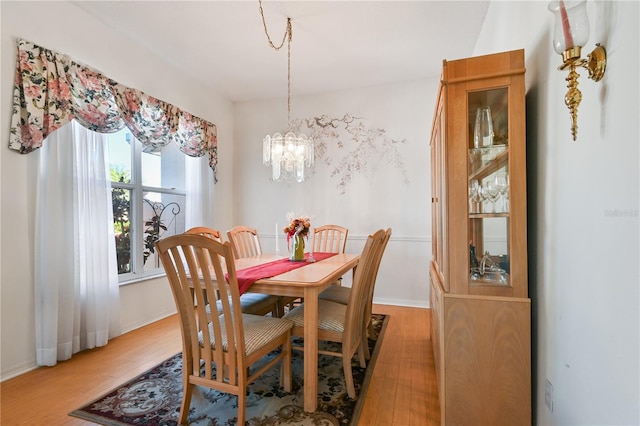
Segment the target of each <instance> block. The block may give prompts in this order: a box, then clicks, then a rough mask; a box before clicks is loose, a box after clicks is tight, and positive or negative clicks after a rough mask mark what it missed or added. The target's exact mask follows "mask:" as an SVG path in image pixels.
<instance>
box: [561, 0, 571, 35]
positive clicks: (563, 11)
mask: <svg viewBox="0 0 640 426" xmlns="http://www.w3.org/2000/svg"><path fill="white" fill-rule="evenodd" d="M560 17H561V19H562V31H563V32H564V45H565V46H566V47H573V37H572V36H571V27H570V26H569V16H567V9H566V8H565V7H564V1H562V0H560Z"/></svg>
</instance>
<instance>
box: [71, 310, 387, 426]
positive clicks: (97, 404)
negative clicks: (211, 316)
mask: <svg viewBox="0 0 640 426" xmlns="http://www.w3.org/2000/svg"><path fill="white" fill-rule="evenodd" d="M388 320H389V317H388V316H385V315H374V316H373V323H374V330H375V331H374V333H373V336H370V337H369V348H370V350H371V354H372V356H371V361H370V362H369V363H368V365H367V368H360V367H359V364H358V362H357V359H356V358H357V357H354V360H353V363H352V365H353V380H354V382H355V386H356V394H357V397H356V399H355V400H352V399H351V398H349V396H348V395H347V389H346V386H345V383H344V375H343V371H342V360H341V358H339V357H332V356H327V355H319V356H318V363H319V364H318V410H317V411H316V412H315V413H305V412H304V410H303V409H302V405H303V392H302V378H303V360H302V353H301V352H300V351H293V356H292V368H293V383H292V391H291V393H287V392H284V391H283V390H282V388H280V387H279V374H280V368H279V366H276V367H275V368H272V369H271V370H270V371H268V372H267V373H265V374H264V375H262V376H261V377H260V378H258V380H257V381H256V382H254V383H252V384H251V385H249V396H248V398H247V419H248V420H247V422H246V424H247V425H250V426H267V425H269V426H271V425H273V426H276V425H314V426H318V425H348V424H352V425H356V424H357V422H358V417H359V415H360V411H361V409H362V404H363V403H364V396H365V394H366V391H367V387H368V384H369V380H370V376H371V374H372V373H373V368H374V367H375V362H376V358H377V356H378V352H379V350H380V346H381V343H382V338H383V335H384V331H385V328H386V325H387V321H388ZM294 343H296V342H295V341H294ZM297 343H300V342H297ZM320 345H321V346H322V347H325V348H326V349H330V348H333V350H335V349H338V348H339V346H338V345H337V344H333V343H327V342H321V343H320ZM181 377H182V356H181V354H177V355H174V356H173V357H171V358H169V359H168V360H166V361H165V362H163V363H162V364H160V365H158V366H156V367H154V368H152V369H151V370H149V371H147V372H145V373H143V374H141V375H140V376H138V377H136V378H135V379H133V380H131V381H129V382H128V383H126V384H124V385H122V386H119V387H118V388H117V389H115V390H113V391H111V392H109V393H108V394H107V395H104V396H102V397H100V398H98V399H97V400H95V401H93V402H91V403H89V404H87V405H86V406H84V407H82V408H79V409H77V410H75V411H73V412H71V413H69V415H71V416H74V417H79V418H82V419H85V420H89V421H91V422H94V423H98V424H101V425H105V426H122V425H145V426H150V425H154V426H173V425H177V419H178V414H179V412H180V402H181V399H182V379H181ZM237 409H238V405H237V397H236V396H233V395H228V394H224V393H220V392H217V391H214V390H211V389H206V388H200V387H198V388H196V390H195V391H194V393H193V398H192V400H191V407H190V411H189V419H188V422H189V425H198V426H204V425H208V426H222V425H227V426H231V425H235V424H236V422H237Z"/></svg>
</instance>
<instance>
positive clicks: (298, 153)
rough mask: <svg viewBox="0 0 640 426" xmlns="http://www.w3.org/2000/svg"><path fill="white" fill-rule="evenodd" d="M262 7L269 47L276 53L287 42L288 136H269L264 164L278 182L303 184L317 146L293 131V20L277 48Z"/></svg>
mask: <svg viewBox="0 0 640 426" xmlns="http://www.w3.org/2000/svg"><path fill="white" fill-rule="evenodd" d="M258 1H259V4H260V15H261V16H262V24H263V26H264V32H265V34H266V36H267V40H268V42H269V46H271V47H272V48H273V49H275V50H280V48H281V47H282V46H283V45H284V42H285V40H286V41H287V133H286V134H285V135H284V136H283V135H282V134H281V133H276V134H274V135H273V136H270V135H267V136H265V138H264V139H263V141H262V161H263V163H264V165H265V166H271V179H272V180H273V181H276V182H282V181H293V180H295V181H296V182H303V181H304V179H305V170H304V169H305V168H306V167H311V166H313V162H314V149H315V148H314V144H313V138H307V136H306V135H304V134H300V135H296V134H295V133H293V132H292V131H291V39H292V38H293V32H292V31H291V18H287V28H286V30H285V33H284V37H283V38H282V43H281V44H280V46H275V45H274V44H273V42H272V41H271V37H269V32H268V31H267V24H266V21H265V19H264V11H263V10H262V1H261V0H258Z"/></svg>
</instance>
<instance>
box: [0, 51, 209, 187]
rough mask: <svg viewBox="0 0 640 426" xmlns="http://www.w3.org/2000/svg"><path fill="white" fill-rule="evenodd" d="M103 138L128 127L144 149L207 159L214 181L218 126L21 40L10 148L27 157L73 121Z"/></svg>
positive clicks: (67, 58)
mask: <svg viewBox="0 0 640 426" xmlns="http://www.w3.org/2000/svg"><path fill="white" fill-rule="evenodd" d="M73 119H75V120H77V121H78V122H79V123H80V124H82V125H83V126H84V127H86V128H88V129H91V130H93V131H96V132H100V133H114V132H116V131H118V130H120V129H122V128H123V127H124V126H127V127H128V128H129V129H130V130H131V133H133V135H134V136H135V137H136V138H137V139H138V140H139V141H140V142H142V144H144V145H147V146H165V145H167V144H169V143H171V142H175V143H176V144H178V147H179V148H180V150H181V151H182V152H183V153H185V154H187V155H189V156H191V157H202V156H204V155H206V154H209V166H210V167H211V168H212V169H213V175H214V179H215V180H216V181H217V178H216V166H217V163H218V142H217V133H216V126H215V125H214V124H213V123H211V122H209V121H206V120H203V119H201V118H198V117H196V116H194V115H191V114H189V113H188V112H186V111H182V110H181V109H180V108H178V107H176V106H174V105H171V104H169V103H167V102H164V101H161V100H160V99H156V98H154V97H152V96H149V95H146V94H144V93H142V92H141V91H139V90H136V89H132V88H129V87H126V86H124V85H122V84H120V83H118V82H116V81H114V80H112V79H110V78H108V77H106V76H104V75H102V74H101V73H99V72H97V71H96V70H93V69H91V68H89V67H87V66H85V65H81V64H79V63H77V62H75V61H74V60H72V59H70V58H69V57H68V56H66V55H62V54H59V53H56V52H54V51H52V50H49V49H45V48H43V47H40V46H37V45H35V44H33V43H31V42H28V41H25V40H18V59H17V66H16V74H15V82H14V89H13V115H12V117H11V130H10V131H11V133H10V135H9V148H11V149H13V150H16V151H19V152H20V153H23V154H26V153H29V152H32V151H34V150H36V149H38V148H40V147H41V146H42V142H43V140H44V139H45V138H46V137H47V136H48V135H49V134H51V133H52V132H54V131H55V130H56V129H58V128H60V127H62V126H63V125H65V124H67V123H68V122H69V121H71V120H73Z"/></svg>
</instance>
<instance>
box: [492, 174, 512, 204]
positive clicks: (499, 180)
mask: <svg viewBox="0 0 640 426" xmlns="http://www.w3.org/2000/svg"><path fill="white" fill-rule="evenodd" d="M495 183H496V188H498V192H499V196H501V197H502V211H503V212H506V211H508V208H509V205H508V203H507V200H508V199H509V198H508V196H507V195H508V192H509V176H508V175H507V174H506V173H498V174H496V176H495Z"/></svg>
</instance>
